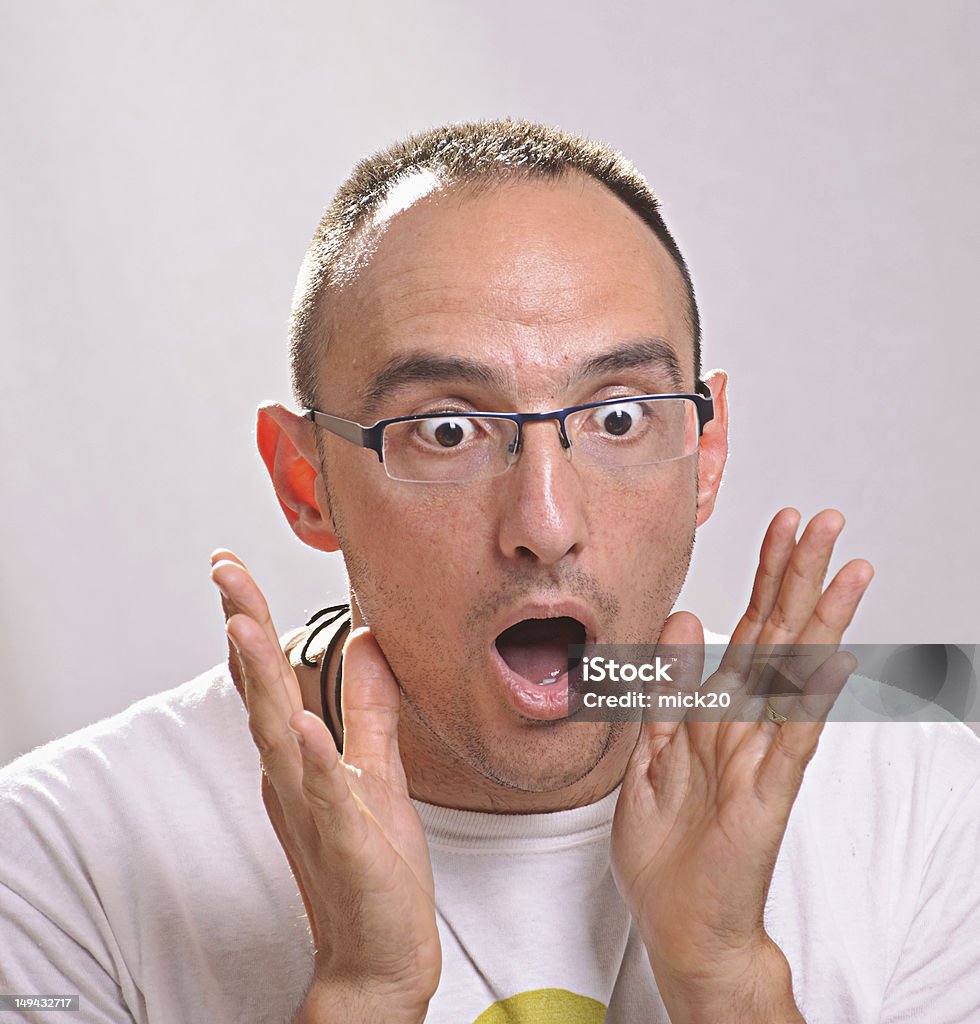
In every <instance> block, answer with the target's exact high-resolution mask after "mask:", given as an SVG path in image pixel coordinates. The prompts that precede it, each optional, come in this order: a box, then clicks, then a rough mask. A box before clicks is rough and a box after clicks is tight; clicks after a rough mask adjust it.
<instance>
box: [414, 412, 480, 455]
mask: <svg viewBox="0 0 980 1024" xmlns="http://www.w3.org/2000/svg"><path fill="white" fill-rule="evenodd" d="M478 431H479V428H478V427H477V425H476V423H474V422H473V420H472V419H469V418H468V417H466V416H446V417H445V418H442V417H440V418H439V419H431V420H419V422H418V432H419V434H420V435H421V437H422V440H423V441H425V442H427V443H428V444H431V445H433V446H434V447H439V448H458V447H459V446H460V445H462V444H464V443H466V442H467V441H472V440H473V439H474V438H475V437H476V435H477V433H478Z"/></svg>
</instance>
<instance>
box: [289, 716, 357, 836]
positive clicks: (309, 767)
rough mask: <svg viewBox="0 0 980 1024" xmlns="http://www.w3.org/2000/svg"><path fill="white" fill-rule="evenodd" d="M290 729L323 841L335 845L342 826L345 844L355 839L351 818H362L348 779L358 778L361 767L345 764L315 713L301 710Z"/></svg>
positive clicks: (290, 723)
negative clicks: (357, 811)
mask: <svg viewBox="0 0 980 1024" xmlns="http://www.w3.org/2000/svg"><path fill="white" fill-rule="evenodd" d="M289 728H290V729H291V730H292V732H293V733H294V734H295V735H296V741H297V745H298V746H299V749H300V753H301V755H302V757H301V760H302V791H303V796H304V798H305V799H306V802H307V804H308V806H309V808H310V811H311V812H312V814H313V818H314V820H315V823H316V826H317V830H318V832H319V833H320V835H321V836H322V837H323V838H326V839H329V840H330V841H331V842H336V841H338V840H339V839H340V838H341V835H340V832H341V831H342V829H341V827H340V826H341V823H342V822H343V826H344V828H343V831H346V835H345V836H344V837H343V838H344V840H345V841H347V840H356V839H357V836H355V835H352V834H351V833H350V829H351V828H356V827H357V826H354V825H352V824H351V823H350V820H348V819H349V818H350V819H351V820H352V817H351V815H352V812H353V817H356V818H357V819H361V815H360V814H358V813H356V807H355V801H354V796H353V794H352V793H351V788H350V782H349V776H350V775H359V774H360V772H361V769H360V768H355V767H353V766H352V765H349V764H346V763H344V762H343V761H342V760H341V758H340V755H339V754H338V753H337V745H336V744H335V743H334V740H333V737H332V736H331V735H330V731H329V730H328V729H327V727H326V726H325V725H324V723H323V720H322V719H321V718H319V717H318V716H317V715H315V714H313V712H312V711H305V710H304V711H298V712H297V713H296V714H294V715H292V716H291V717H290V719H289Z"/></svg>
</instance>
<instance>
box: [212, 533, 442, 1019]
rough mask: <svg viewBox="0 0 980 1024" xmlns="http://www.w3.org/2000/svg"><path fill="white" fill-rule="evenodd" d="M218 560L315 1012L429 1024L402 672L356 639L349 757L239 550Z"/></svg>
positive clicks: (429, 900) (433, 951) (432, 952)
mask: <svg viewBox="0 0 980 1024" xmlns="http://www.w3.org/2000/svg"><path fill="white" fill-rule="evenodd" d="M211 562H212V570H211V576H212V579H213V580H214V582H215V583H216V584H217V586H218V588H219V589H220V590H221V593H222V605H223V607H224V610H225V616H226V620H227V621H226V630H227V634H228V638H229V641H230V646H231V659H230V664H231V666H232V670H233V675H234V676H235V681H236V685H237V686H238V688H239V692H240V693H241V695H242V698H243V699H244V701H245V705H246V708H247V710H248V723H249V729H250V731H251V734H252V738H253V740H254V742H255V745H256V747H257V748H258V751H259V755H260V758H261V762H262V798H263V801H264V803H265V807H266V810H267V812H268V814H269V818H270V820H271V822H272V825H273V828H274V829H275V831H276V835H277V836H278V837H279V842H280V843H281V844H282V848H283V850H284V851H285V854H286V857H287V859H288V861H289V865H290V868H291V869H292V872H293V875H294V876H295V879H296V883H297V885H298V886H299V891H300V894H301V895H302V897H303V903H304V905H305V907H306V913H307V917H308V918H309V922H310V929H311V931H312V933H313V941H314V945H315V948H316V954H315V968H314V979H313V987H312V988H311V996H312V1000H308V1001H311V1002H312V1003H315V1004H316V1005H319V1006H323V1007H325V1008H327V1009H328V1010H329V1014H328V1015H324V1016H323V1019H324V1020H331V1021H333V1020H345V1019H352V1020H353V1019H357V1020H363V1021H373V1020H379V1021H385V1022H386V1024H387V1022H392V1024H398V1022H401V1021H410V1022H415V1021H421V1020H424V1019H425V1014H426V1010H427V1007H428V1003H429V1000H430V999H431V997H432V995H433V993H434V992H435V990H436V987H437V985H438V983H439V976H440V973H441V968H442V957H441V949H440V943H439V934H438V930H437V927H436V919H435V903H434V897H433V881H432V865H431V862H430V859H429V850H428V845H427V843H426V839H425V833H424V832H423V829H422V824H421V821H420V820H419V817H418V814H417V812H416V810H415V808H414V807H413V805H412V803H411V801H410V799H409V795H408V787H407V784H406V780H405V772H404V770H403V768H402V762H401V757H400V756H399V752H398V711H399V692H398V685H397V682H396V681H395V678H394V676H393V675H392V673H391V669H390V668H389V667H388V663H387V661H386V660H385V657H384V655H383V654H382V652H381V650H380V648H379V647H378V645H377V643H376V642H375V640H374V638H373V637H372V636H371V634H370V631H369V630H368V629H366V628H364V629H360V630H356V631H355V632H354V633H353V634H352V635H351V637H350V638H349V639H348V641H347V644H346V646H345V648H344V679H343V687H342V697H341V700H342V709H343V721H344V750H343V755H342V756H341V755H338V753H337V750H336V746H335V744H334V741H333V739H332V737H331V735H330V733H329V731H328V730H327V727H326V725H325V724H324V723H323V721H322V720H321V719H320V718H319V717H318V716H317V715H315V714H312V713H311V712H309V711H305V710H304V709H303V701H302V696H301V693H300V687H299V683H298V681H297V679H296V675H295V673H294V672H293V669H292V667H291V666H290V664H289V662H288V661H287V659H286V657H285V655H284V654H283V651H282V648H281V647H280V644H279V640H278V637H277V634H276V631H275V629H274V628H273V624H272V620H271V618H270V615H269V609H268V605H267V604H266V601H265V598H264V597H263V595H262V592H261V591H260V590H259V588H258V586H257V585H256V583H255V581H254V580H253V579H252V577H251V575H250V574H249V573H248V571H247V569H246V568H245V566H244V565H243V563H242V562H241V561H240V560H239V559H238V558H237V557H236V556H235V555H234V554H232V553H231V552H229V551H224V550H219V551H216V552H215V553H214V554H213V555H212V558H211ZM344 1008H346V1009H347V1010H348V1011H349V1012H348V1013H346V1014H345V1013H344V1012H343V1009H344ZM308 1019H312V1018H308Z"/></svg>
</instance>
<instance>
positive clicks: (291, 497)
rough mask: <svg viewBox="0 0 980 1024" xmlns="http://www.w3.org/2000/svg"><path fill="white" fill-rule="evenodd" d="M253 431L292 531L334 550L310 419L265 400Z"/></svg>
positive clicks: (334, 538) (308, 541) (313, 544)
mask: <svg viewBox="0 0 980 1024" xmlns="http://www.w3.org/2000/svg"><path fill="white" fill-rule="evenodd" d="M255 436H256V440H257V442H258V446H259V454H260V455H261V456H262V461H263V462H264V463H265V468H266V469H267V470H268V471H269V476H270V477H271V478H272V486H273V487H274V488H275V490H276V497H277V498H278V499H279V504H280V506H281V507H282V511H283V514H284V515H285V516H286V519H287V520H288V521H289V525H290V526H291V527H292V528H293V533H295V534H296V536H297V537H299V539H300V540H301V541H302V542H303V543H304V544H309V546H310V547H311V548H316V549H317V550H318V551H336V550H338V548H339V547H340V542H339V541H338V540H337V535H336V533H334V526H333V519H332V517H331V514H330V502H329V499H328V498H327V489H326V487H325V486H324V482H323V478H322V475H321V473H320V456H319V453H318V452H317V450H316V441H315V439H314V437H313V424H312V423H311V422H310V421H309V420H308V419H304V418H303V417H302V416H297V415H296V413H294V412H290V410H289V409H286V408H285V407H284V406H282V405H279V404H277V403H275V402H265V403H263V404H262V405H260V406H259V411H258V419H257V422H256V425H255Z"/></svg>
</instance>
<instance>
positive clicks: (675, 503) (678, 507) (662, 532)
mask: <svg viewBox="0 0 980 1024" xmlns="http://www.w3.org/2000/svg"><path fill="white" fill-rule="evenodd" d="M696 503H697V467H696V466H695V465H694V462H693V460H690V459H678V460H677V461H676V462H670V463H663V464H661V465H659V466H650V467H643V468H641V469H637V470H635V471H630V472H624V473H617V474H609V475H607V476H606V478H605V480H604V481H603V485H602V493H601V497H600V498H598V499H597V500H595V501H593V502H592V503H591V515H590V541H591V543H592V544H593V545H595V546H598V547H601V548H605V547H606V546H609V547H610V548H620V547H626V548H630V549H632V550H633V552H634V554H635V553H636V550H637V548H638V547H639V546H642V548H643V549H648V548H650V547H651V546H652V547H653V549H654V550H657V551H660V552H663V551H664V549H665V548H669V547H671V546H672V544H673V543H675V542H676V540H677V538H679V537H685V536H687V534H688V533H689V532H690V530H691V528H692V524H693V522H694V516H695V510H696ZM597 542H598V543H597Z"/></svg>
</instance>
